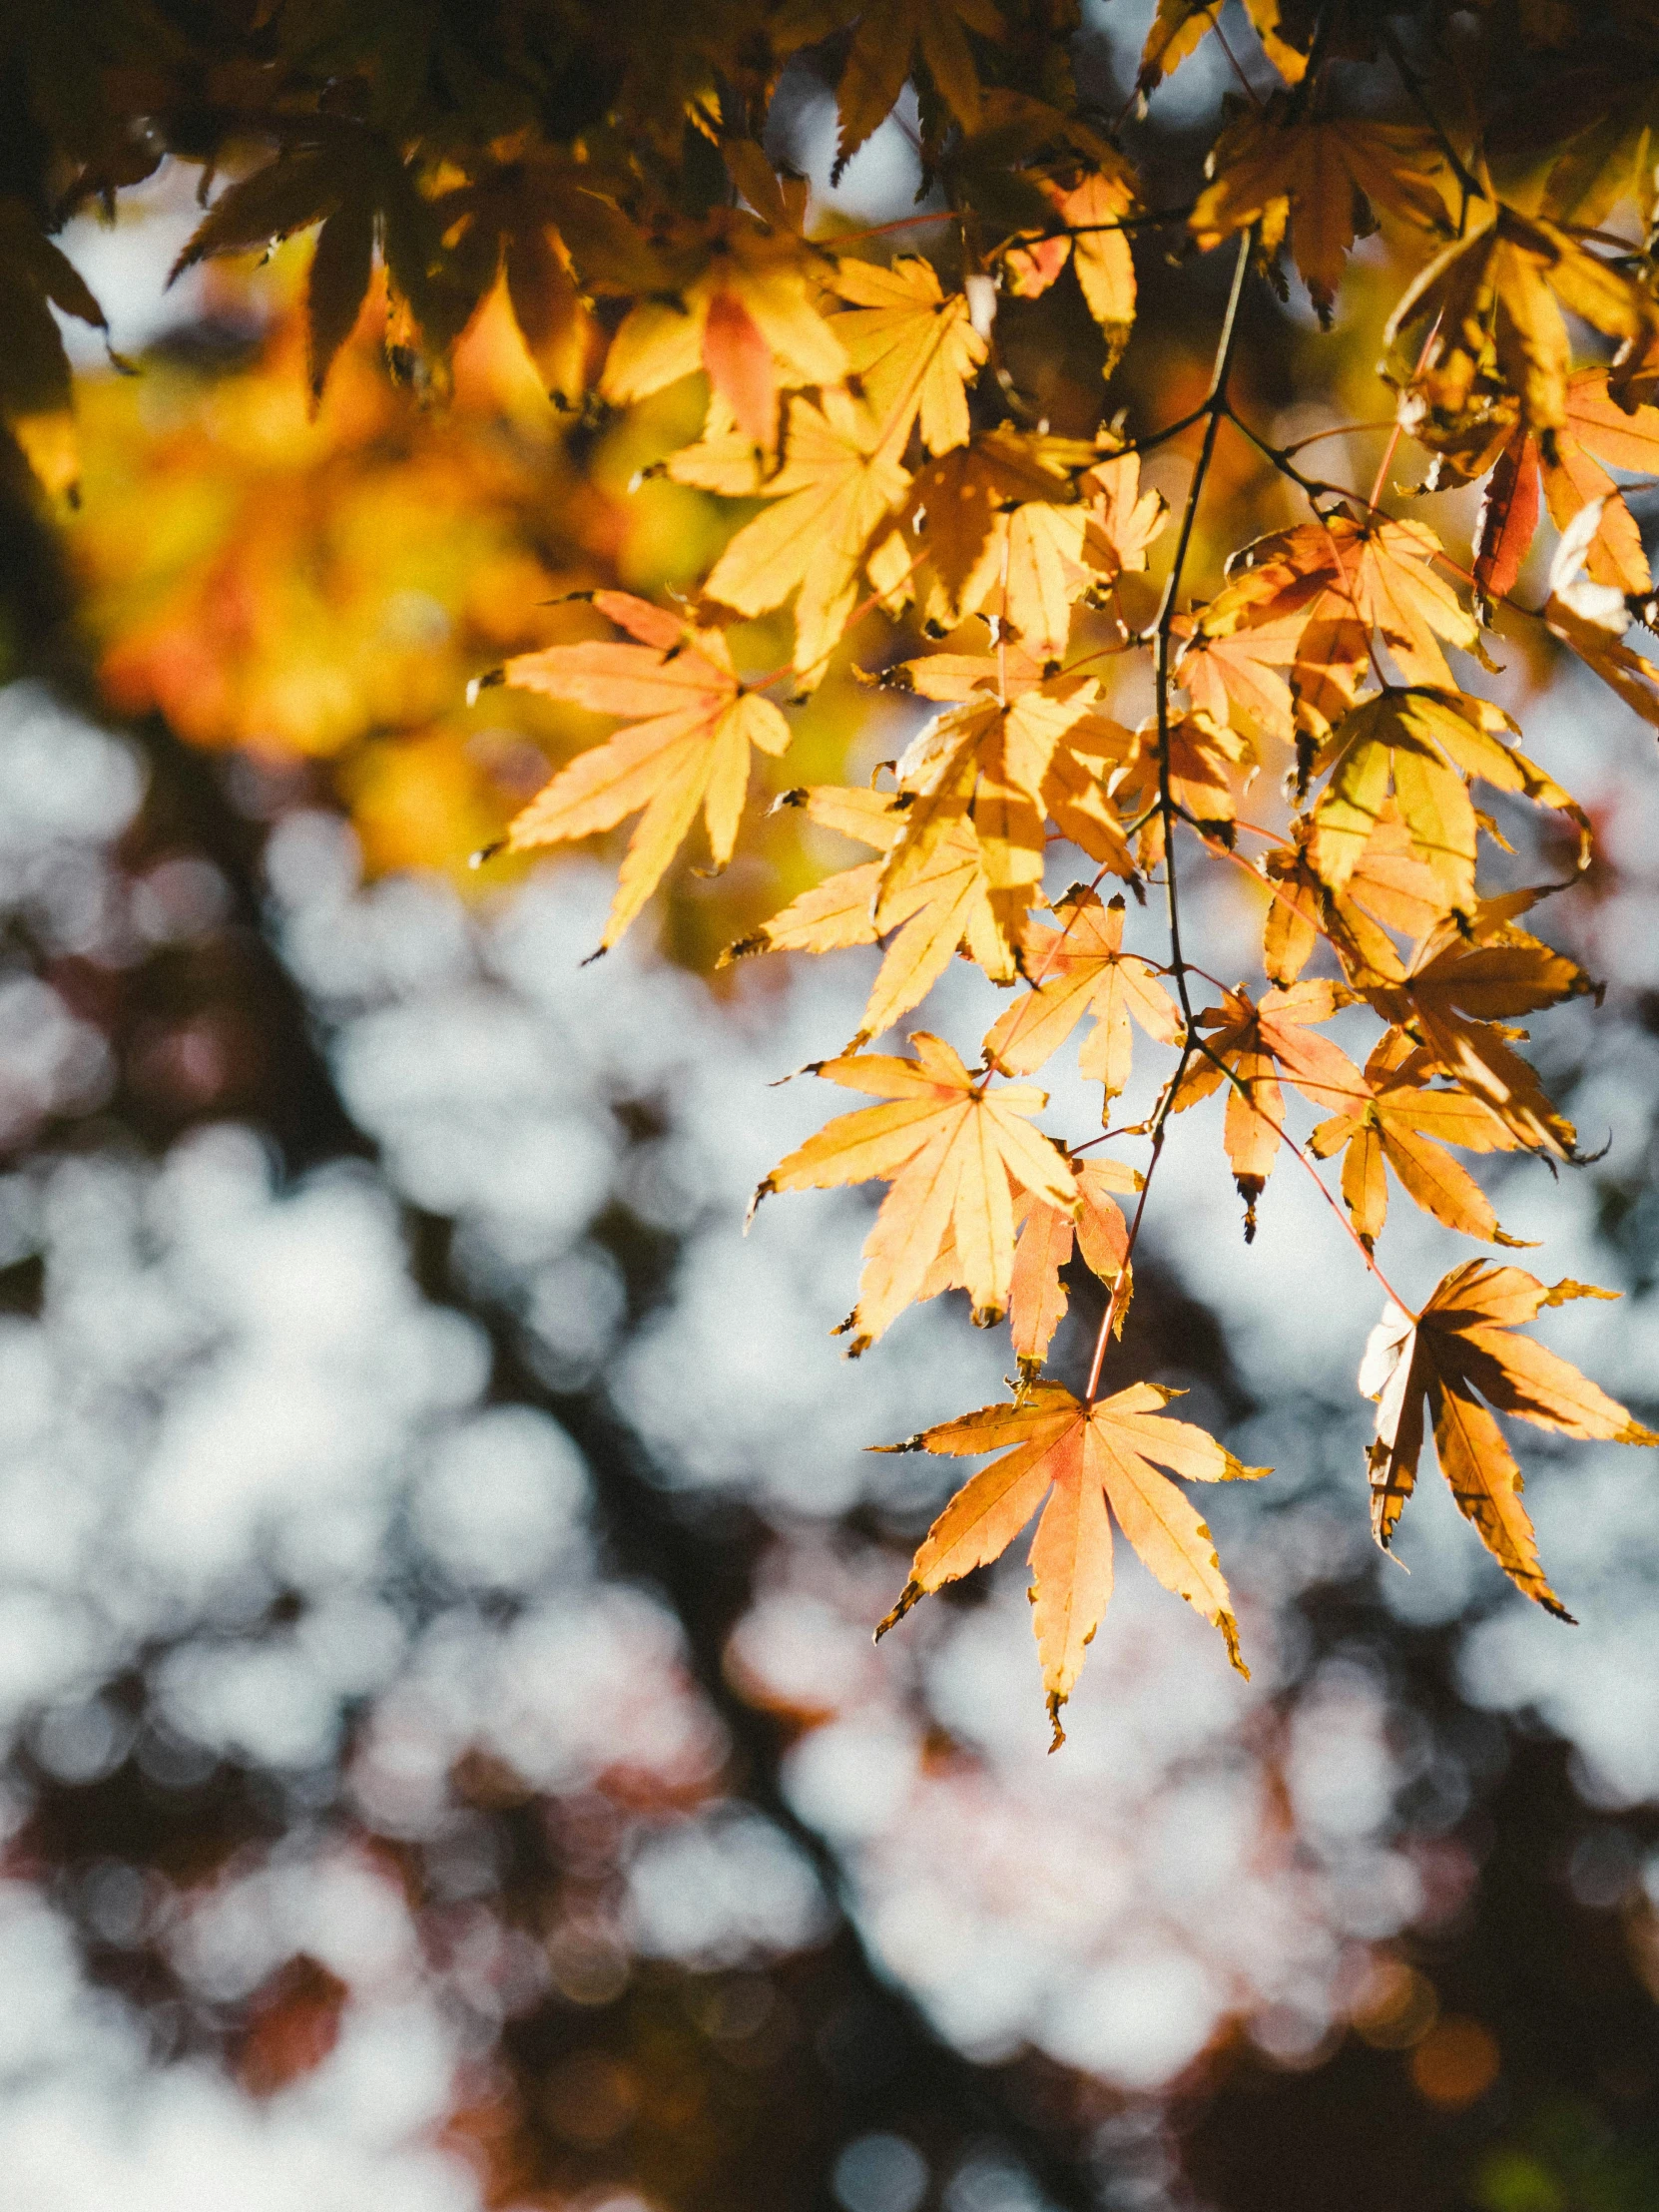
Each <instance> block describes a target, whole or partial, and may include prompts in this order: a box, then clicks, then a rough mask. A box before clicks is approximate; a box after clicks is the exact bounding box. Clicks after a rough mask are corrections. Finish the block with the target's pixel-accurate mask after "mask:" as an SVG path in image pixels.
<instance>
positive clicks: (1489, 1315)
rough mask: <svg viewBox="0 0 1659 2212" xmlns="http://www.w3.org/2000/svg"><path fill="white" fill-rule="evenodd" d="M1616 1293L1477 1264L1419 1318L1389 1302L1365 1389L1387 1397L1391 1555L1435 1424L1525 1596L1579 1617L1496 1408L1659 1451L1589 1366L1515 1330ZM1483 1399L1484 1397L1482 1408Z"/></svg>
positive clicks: (1377, 1450) (1442, 1289)
mask: <svg viewBox="0 0 1659 2212" xmlns="http://www.w3.org/2000/svg"><path fill="white" fill-rule="evenodd" d="M1608 1295H1609V1294H1608V1293H1607V1292H1605V1291H1598V1290H1595V1289H1593V1288H1591V1287H1588V1286H1586V1285H1584V1284H1582V1283H1572V1282H1563V1283H1557V1284H1556V1286H1555V1288H1554V1289H1553V1290H1552V1291H1551V1290H1546V1289H1545V1287H1544V1286H1543V1284H1542V1283H1540V1282H1539V1281H1538V1279H1537V1278H1536V1276H1531V1275H1527V1274H1525V1273H1524V1272H1523V1271H1522V1270H1521V1269H1520V1268H1510V1267H1495V1266H1494V1265H1493V1264H1492V1263H1491V1262H1490V1261H1489V1260H1466V1261H1465V1262H1464V1263H1463V1265H1462V1266H1461V1267H1460V1268H1453V1269H1452V1271H1451V1273H1450V1274H1449V1275H1447V1276H1445V1277H1444V1278H1443V1279H1442V1280H1441V1282H1440V1283H1439V1284H1438V1285H1437V1287H1436V1289H1435V1292H1434V1295H1433V1297H1432V1298H1431V1299H1430V1300H1429V1301H1428V1304H1427V1305H1426V1306H1425V1307H1424V1308H1423V1310H1422V1312H1421V1314H1420V1315H1419V1316H1418V1317H1417V1318H1416V1320H1415V1321H1413V1320H1412V1318H1411V1316H1410V1315H1408V1314H1405V1313H1402V1312H1401V1311H1400V1309H1399V1308H1398V1307H1397V1306H1392V1305H1390V1306H1389V1308H1388V1309H1387V1311H1386V1312H1385V1313H1384V1314H1383V1319H1382V1321H1380V1322H1379V1323H1378V1325H1377V1327H1376V1329H1375V1330H1374V1331H1373V1332H1372V1337H1371V1342H1370V1344H1369V1345H1368V1347H1367V1349H1366V1357H1365V1362H1364V1364H1363V1366H1362V1367H1361V1370H1360V1389H1361V1392H1362V1394H1363V1395H1364V1396H1366V1397H1374V1398H1376V1399H1377V1401H1378V1408H1377V1438H1376V1441H1375V1442H1374V1443H1373V1444H1372V1446H1371V1449H1370V1453H1369V1459H1370V1466H1371V1499H1372V1529H1373V1532H1374V1534H1375V1535H1376V1537H1377V1540H1378V1542H1379V1543H1380V1544H1381V1545H1383V1548H1384V1549H1386V1548H1387V1546H1388V1544H1389V1543H1390V1541H1391V1540H1392V1537H1393V1533H1394V1530H1395V1528H1396V1526H1397V1525H1398V1522H1399V1516H1400V1513H1401V1511H1402V1510H1403V1509H1404V1504H1405V1500H1406V1499H1407V1498H1408V1497H1409V1496H1410V1494H1411V1492H1412V1490H1413V1489H1414V1488H1415V1487H1416V1479H1417V1461H1418V1459H1419V1457H1420V1456H1421V1452H1422V1444H1423V1436H1424V1433H1425V1428H1427V1427H1431V1428H1432V1430H1433V1435H1434V1449H1435V1451H1436V1453H1437V1455H1438V1457H1439V1461H1440V1471H1441V1473H1442V1474H1444V1476H1445V1478H1446V1481H1447V1482H1448V1483H1449V1484H1450V1486H1451V1494H1452V1496H1453V1497H1454V1498H1455V1499H1456V1500H1457V1504H1458V1508H1459V1510H1460V1511H1461V1512H1462V1513H1464V1514H1465V1515H1466V1516H1467V1518H1468V1519H1469V1520H1471V1521H1472V1522H1473V1523H1474V1525H1475V1527H1476V1529H1477V1530H1478V1531H1479V1534H1480V1540H1481V1542H1482V1543H1483V1544H1484V1545H1485V1546H1486V1549H1487V1550H1488V1551H1489V1552H1490V1553H1491V1554H1492V1557H1493V1558H1494V1559H1495V1560H1496V1561H1497V1563H1498V1565H1499V1566H1500V1567H1501V1568H1502V1569H1503V1571H1504V1573H1505V1574H1506V1575H1508V1577H1509V1579H1510V1581H1511V1582H1513V1583H1514V1584H1515V1586H1516V1588H1517V1589H1520V1590H1523V1591H1524V1592H1525V1593H1526V1595H1527V1596H1528V1597H1529V1598H1532V1599H1534V1600H1535V1601H1536V1602H1537V1603H1538V1604H1539V1605H1542V1606H1543V1607H1544V1608H1545V1610H1546V1611H1548V1612H1551V1613H1554V1614H1556V1615H1557V1617H1558V1618H1560V1619H1562V1620H1569V1621H1570V1620H1571V1618H1572V1615H1571V1614H1570V1613H1569V1612H1568V1611H1567V1610H1566V1608H1565V1606H1563V1605H1562V1603H1561V1601H1560V1599H1559V1598H1558V1597H1557V1596H1556V1594H1555V1592H1554V1591H1553V1590H1552V1589H1551V1588H1550V1586H1549V1584H1548V1582H1547V1581H1546V1580H1545V1578H1544V1571H1543V1568H1542V1566H1541V1564H1540V1563H1539V1559H1538V1544H1537V1538H1536V1536H1535V1535H1534V1533H1533V1528H1532V1522H1531V1520H1530V1518H1529V1517H1528V1515H1527V1512H1526V1508H1525V1507H1524V1506H1523V1505H1522V1503H1521V1486H1522V1485H1521V1475H1520V1468H1519V1467H1518V1466H1517V1465H1516V1463H1515V1459H1514V1455H1513V1454H1512V1452H1511V1451H1510V1449H1509V1446H1508V1444H1507V1442H1506V1441H1505V1440H1504V1435H1503V1431H1502V1429H1501V1428H1499V1426H1498V1424H1497V1422H1496V1420H1495V1419H1494V1418H1493V1417H1492V1411H1491V1410H1490V1408H1494V1407H1495V1408H1496V1410H1497V1411H1498V1412H1500V1413H1512V1414H1516V1415H1518V1416H1519V1418H1520V1419H1522V1420H1528V1421H1531V1422H1532V1423H1533V1424H1534V1426H1536V1427H1538V1428H1548V1429H1552V1430H1554V1431H1555V1433H1556V1434H1557V1435H1562V1436H1581V1437H1585V1438H1588V1439H1598V1438H1599V1439H1601V1440H1602V1441H1605V1442H1610V1443H1620V1444H1659V1434H1656V1433H1655V1431H1654V1430H1652V1429H1651V1428H1644V1427H1643V1425H1642V1423H1641V1422H1640V1421H1638V1420H1635V1419H1634V1418H1632V1416H1631V1415H1630V1413H1628V1412H1627V1411H1626V1410H1625V1408H1624V1407H1623V1406H1622V1405H1620V1404H1618V1403H1616V1402H1615V1401H1614V1399H1612V1398H1610V1397H1609V1396H1608V1395H1607V1394H1606V1392H1605V1391H1604V1390H1601V1389H1598V1388H1597V1386H1596V1384H1595V1383H1591V1382H1589V1381H1588V1380H1587V1379H1586V1378H1585V1377H1584V1376H1582V1375H1580V1374H1579V1372H1578V1370H1577V1369H1576V1368H1574V1367H1571V1366H1569V1365H1568V1363H1567V1362H1566V1361H1565V1360H1562V1359H1560V1358H1558V1357H1557V1355H1556V1354H1555V1353H1553V1352H1547V1351H1546V1350H1545V1349H1544V1347H1543V1346H1542V1345H1539V1344H1534V1343H1533V1342H1532V1341H1531V1339H1530V1338H1526V1337H1520V1336H1517V1335H1516V1334H1515V1331H1516V1330H1517V1329H1519V1328H1521V1327H1522V1326H1523V1325H1524V1324H1525V1323H1527V1322H1529V1321H1531V1320H1533V1319H1534V1318H1535V1316H1536V1315H1537V1314H1538V1313H1539V1311H1540V1310H1541V1309H1542V1308H1543V1307H1544V1306H1546V1305H1559V1304H1561V1303H1563V1302H1564V1301H1565V1300H1567V1299H1570V1298H1605V1297H1607V1296H1608ZM1482 1401H1484V1402H1482Z"/></svg>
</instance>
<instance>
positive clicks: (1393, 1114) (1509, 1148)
mask: <svg viewBox="0 0 1659 2212" xmlns="http://www.w3.org/2000/svg"><path fill="white" fill-rule="evenodd" d="M1433 1072H1434V1064H1433V1060H1432V1056H1431V1055H1430V1054H1429V1053H1427V1052H1426V1051H1422V1050H1419V1049H1416V1048H1413V1046H1412V1044H1411V1041H1410V1039H1409V1038H1408V1037H1406V1036H1404V1035H1403V1034H1402V1032H1401V1031H1399V1030H1397V1029H1391V1030H1389V1031H1388V1032H1387V1034H1386V1035H1385V1036H1384V1037H1383V1039H1382V1041H1381V1042H1380V1043H1379V1044H1378V1046H1377V1048H1376V1050H1375V1051H1374V1052H1373V1053H1372V1056H1371V1058H1370V1059H1369V1060H1368V1061H1367V1063H1366V1081H1367V1083H1368V1084H1369V1085H1370V1086H1371V1092H1372V1095H1371V1097H1370V1098H1369V1099H1368V1100H1367V1101H1366V1102H1365V1104H1364V1105H1362V1106H1360V1107H1358V1108H1357V1109H1356V1110H1355V1111H1353V1112H1350V1113H1346V1114H1334V1115H1333V1116H1332V1117H1331V1119H1330V1120H1329V1121H1322V1122H1321V1123H1320V1125H1319V1127H1318V1128H1317V1129H1316V1130H1315V1131H1314V1133H1313V1135H1312V1136H1311V1137H1310V1138H1309V1140H1308V1147H1309V1150H1310V1151H1311V1152H1313V1153H1315V1154H1316V1155H1317V1156H1318V1157H1319V1158H1320V1159H1322V1160H1326V1159H1329V1158H1330V1157H1331V1156H1332V1154H1333V1153H1336V1152H1341V1153H1343V1155H1344V1159H1343V1198H1344V1201H1345V1203H1346V1204H1347V1206H1348V1210H1349V1213H1350V1214H1351V1215H1352V1217H1353V1220H1354V1227H1355V1230H1356V1231H1357V1233H1358V1235H1359V1237H1360V1241H1361V1243H1362V1244H1364V1245H1365V1247H1366V1249H1367V1251H1368V1252H1369V1251H1370V1250H1371V1248H1372V1246H1373V1245H1374V1244H1375V1243H1376V1241H1377V1239H1378V1237H1379V1236H1380V1235H1381V1233H1382V1229H1383V1220H1384V1219H1385V1217H1386V1215H1387V1211H1388V1177H1387V1170H1388V1169H1389V1168H1392V1169H1393V1171H1394V1173H1395V1175H1397V1176H1398V1177H1399V1180H1400V1182H1401V1183H1402V1184H1403V1185H1404V1187H1405V1189H1406V1191H1407V1192H1408V1193H1409V1194H1410V1196H1411V1197H1412V1198H1413V1199H1415V1201H1416V1203H1417V1204H1418V1205H1419V1206H1420V1207H1421V1208H1422V1209H1423V1211H1424V1212H1425V1213H1429V1214H1432V1215H1433V1217H1434V1219H1435V1220H1436V1221H1438V1222H1443V1223H1444V1224H1445V1226H1446V1228H1447V1229H1456V1230H1459V1231H1461V1232H1462V1234H1463V1235H1464V1236H1467V1237H1480V1238H1482V1239H1484V1241H1485V1242H1486V1243H1487V1244H1513V1243H1515V1242H1516V1240H1515V1239H1514V1238H1513V1237H1506V1236H1505V1235H1504V1234H1503V1231H1502V1230H1501V1229H1499V1227H1498V1225H1497V1216H1496V1215H1495V1214H1494V1213H1493V1211H1492V1205H1491V1201H1490V1199H1488V1198H1487V1196H1486V1194H1485V1192H1484V1191H1483V1190H1482V1189H1481V1188H1480V1186H1479V1184H1478V1183H1477V1182H1475V1180H1474V1178H1473V1177H1472V1176H1471V1175H1470V1174H1469V1173H1468V1171H1467V1170H1466V1169H1464V1168H1462V1167H1459V1166H1458V1164H1457V1162H1456V1161H1455V1160H1453V1159H1452V1158H1451V1157H1450V1155H1449V1154H1448V1153H1446V1152H1445V1151H1444V1150H1443V1149H1442V1147H1444V1146H1445V1145H1448V1144H1454V1145H1457V1146H1459V1147H1461V1148H1462V1150H1464V1151H1466V1152H1515V1151H1518V1150H1519V1149H1520V1139H1519V1138H1518V1137H1517V1136H1516V1135H1515V1134H1514V1132H1513V1131H1512V1130H1511V1129H1510V1128H1508V1127H1507V1125H1506V1124H1505V1123H1504V1122H1503V1121H1502V1120H1501V1119H1500V1118H1499V1117H1498V1115H1496V1114H1494V1113H1493V1111H1492V1109H1491V1108H1490V1107H1489V1106H1487V1105H1485V1104H1484V1103H1483V1102H1482V1101H1481V1100H1480V1099H1478V1098H1473V1097H1471V1096H1470V1095H1469V1094H1468V1093H1467V1092H1466V1091H1461V1090H1432V1089H1430V1088H1429V1087H1428V1086H1427V1085H1426V1084H1425V1083H1424V1081H1423V1077H1424V1076H1425V1075H1428V1074H1432V1073H1433Z"/></svg>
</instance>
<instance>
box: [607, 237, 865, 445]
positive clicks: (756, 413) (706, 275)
mask: <svg viewBox="0 0 1659 2212" xmlns="http://www.w3.org/2000/svg"><path fill="white" fill-rule="evenodd" d="M659 252H660V258H661V260H662V262H663V265H664V277H663V281H662V282H661V283H660V284H659V286H658V287H657V293H658V295H657V296H652V297H648V298H643V299H640V300H638V301H636V303H635V304H634V306H632V307H631V308H630V309H629V311H628V313H627V315H626V316H625V317H624V318H623V321H622V323H621V326H620V327H619V328H618V330H617V333H616V335H615V336H614V337H613V338H612V340H611V348H610V352H609V354H608V355H607V357H606V361H605V372H604V375H603V377H602V378H601V380H600V390H601V392H602V393H603V395H604V396H605V397H606V398H607V399H609V400H612V401H614V402H615V403H616V404H618V405H624V404H626V403H627V402H628V401H630V400H635V399H645V398H648V397H649V396H650V394H651V393H652V392H654V391H661V390H662V389H663V388H664V386H665V385H668V384H672V383H676V382H678V380H679V379H680V378H681V377H682V376H690V375H691V374H693V373H694V371H696V370H697V369H700V368H701V369H703V370H705V371H706V372H707V374H708V377H709V381H710V383H711V385H713V387H714V388H715V390H716V391H718V392H719V393H721V395H722V396H723V397H724V398H725V399H726V401H727V403H728V404H729V405H730V407H731V409H732V412H733V414H734V416H735V417H736V419H737V422H738V424H739V426H740V427H741V428H742V430H743V432H744V434H745V436H746V437H747V438H748V439H749V441H750V443H751V444H752V445H758V446H763V447H768V448H770V447H771V446H773V445H774V444H775V443H776V442H777V436H778V395H779V391H780V388H781V387H782V386H783V385H787V384H833V383H836V382H838V381H839V379H840V377H841V376H842V375H843V374H844V373H845V369H846V356H845V354H844V353H843V352H842V350H841V345H840V340H839V339H838V338H837V337H836V336H835V334H834V330H833V327H832V325H831V323H830V321H829V320H827V319H826V317H825V316H824V315H822V314H820V312H819V310H818V307H817V305H816V304H815V303H814V297H813V291H812V287H811V285H810V284H809V271H810V268H811V264H812V250H811V249H810V248H808V247H807V246H806V245H805V243H804V242H803V241H802V240H801V239H800V238H799V237H797V236H795V235H794V234H793V233H790V232H786V231H778V230H774V229H773V228H772V226H771V225H769V224H766V223H763V222H760V221H759V220H758V219H757V218H756V217H754V216H752V215H750V214H748V213H747V212H746V211H745V210H744V209H742V208H726V209H716V210H714V211H713V212H712V213H711V215H710V216H709V218H708V220H707V222H706V224H704V225H703V226H700V227H699V229H698V230H697V232H696V234H695V235H693V236H691V237H689V238H687V239H685V240H683V241H679V242H676V241H674V240H670V241H669V242H668V243H667V244H666V245H665V247H663V248H662V249H660V250H659ZM780 369H781V370H782V374H780V373H779V372H780Z"/></svg>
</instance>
